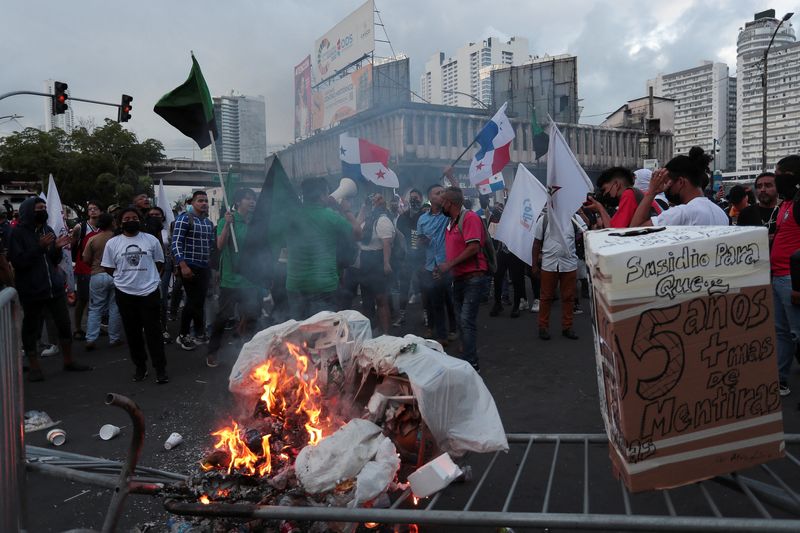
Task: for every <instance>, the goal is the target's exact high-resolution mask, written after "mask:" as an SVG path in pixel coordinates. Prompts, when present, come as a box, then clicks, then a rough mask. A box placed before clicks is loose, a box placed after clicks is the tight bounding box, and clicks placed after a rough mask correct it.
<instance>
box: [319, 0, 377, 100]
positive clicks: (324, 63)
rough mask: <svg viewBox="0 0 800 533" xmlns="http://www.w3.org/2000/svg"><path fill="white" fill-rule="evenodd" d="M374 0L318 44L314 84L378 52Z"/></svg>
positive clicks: (365, 4) (322, 38)
mask: <svg viewBox="0 0 800 533" xmlns="http://www.w3.org/2000/svg"><path fill="white" fill-rule="evenodd" d="M374 12H375V3H374V0H367V2H365V3H364V5H363V6H361V7H359V8H358V9H356V10H355V11H353V12H352V13H351V14H350V15H348V16H347V18H345V19H344V20H343V21H341V22H340V23H339V24H337V25H336V26H334V27H333V28H332V29H331V30H329V31H328V32H327V33H325V35H323V36H322V37H320V38H319V39H317V41H316V42H315V43H314V54H313V60H314V69H313V74H312V77H313V79H314V83H315V84H316V83H319V82H321V81H322V80H325V79H327V78H330V77H331V76H333V75H334V74H335V73H336V72H337V71H338V70H340V69H342V68H344V67H346V66H347V65H349V64H350V63H352V62H353V61H355V60H357V59H358V58H360V57H363V56H364V54H368V53H370V52H372V51H373V50H374V49H375V28H374V16H375V15H374Z"/></svg>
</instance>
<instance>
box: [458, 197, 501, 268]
mask: <svg viewBox="0 0 800 533" xmlns="http://www.w3.org/2000/svg"><path fill="white" fill-rule="evenodd" d="M466 216H467V212H466V211H462V212H461V214H460V215H459V217H458V231H459V232H460V233H461V235H464V218H466ZM481 227H482V228H483V244H482V245H481V252H483V256H484V257H485V258H486V266H487V267H489V274H494V273H495V272H497V250H495V248H494V243H493V242H492V239H491V237H489V232H488V231H486V223H485V222H484V221H483V219H481ZM476 260H477V258H476Z"/></svg>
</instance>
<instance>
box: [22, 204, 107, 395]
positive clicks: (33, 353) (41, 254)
mask: <svg viewBox="0 0 800 533" xmlns="http://www.w3.org/2000/svg"><path fill="white" fill-rule="evenodd" d="M69 242H70V236H69V235H62V236H61V237H58V238H56V234H55V232H54V231H53V228H51V227H50V226H48V225H47V204H46V203H45V201H44V200H42V199H41V198H38V197H31V198H28V199H27V200H25V201H24V202H22V205H20V207H19V224H17V226H16V227H15V228H14V229H13V230H12V231H11V237H10V238H9V244H8V258H9V260H10V261H11V264H12V265H13V266H14V269H15V272H16V288H17V292H18V293H19V299H20V303H21V304H22V312H23V317H22V347H23V349H24V350H25V355H27V356H28V362H29V363H30V372H29V373H28V381H42V380H44V375H43V374H42V369H41V366H40V365H39V356H38V352H37V350H36V348H37V346H36V344H37V341H38V339H39V334H40V333H41V331H42V322H43V320H44V313H45V310H48V311H49V312H50V314H51V315H52V317H53V320H54V322H55V324H56V326H57V328H58V337H59V340H60V344H61V353H62V354H63V357H64V370H67V371H84V370H91V367H88V366H85V365H81V364H79V363H77V362H75V361H74V360H73V358H72V332H71V324H70V320H69V311H68V310H67V297H66V295H65V293H64V274H63V273H62V271H61V270H60V269H59V268H58V264H59V263H61V260H62V258H63V255H62V249H63V248H64V246H66V245H68V244H69Z"/></svg>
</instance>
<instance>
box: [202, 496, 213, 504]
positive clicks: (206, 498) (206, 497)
mask: <svg viewBox="0 0 800 533" xmlns="http://www.w3.org/2000/svg"><path fill="white" fill-rule="evenodd" d="M200 503H202V504H203V505H208V504H209V503H211V500H209V499H208V495H206V494H203V495H202V496H200Z"/></svg>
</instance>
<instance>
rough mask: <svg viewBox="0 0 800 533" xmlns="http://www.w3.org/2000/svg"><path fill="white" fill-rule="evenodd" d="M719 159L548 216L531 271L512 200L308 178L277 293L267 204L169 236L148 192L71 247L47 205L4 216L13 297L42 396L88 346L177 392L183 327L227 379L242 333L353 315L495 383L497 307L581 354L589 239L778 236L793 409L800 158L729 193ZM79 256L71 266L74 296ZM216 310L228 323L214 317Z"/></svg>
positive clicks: (782, 334)
mask: <svg viewBox="0 0 800 533" xmlns="http://www.w3.org/2000/svg"><path fill="white" fill-rule="evenodd" d="M710 160H711V158H710V156H709V155H708V154H705V153H704V152H703V150H702V149H700V148H697V147H695V148H693V149H692V150H691V152H690V153H689V154H688V155H679V156H677V157H675V158H673V159H672V160H670V161H669V162H668V163H667V164H666V165H664V167H663V168H660V169H656V170H654V171H650V170H647V169H639V170H636V171H635V172H634V171H633V170H632V169H628V168H623V167H613V168H609V169H607V170H606V171H604V172H603V173H601V174H600V176H599V177H598V178H597V180H596V188H595V191H594V193H592V194H590V195H588V196H587V198H586V202H585V203H584V204H583V206H582V207H581V209H579V210H578V211H577V212H576V213H575V216H574V217H573V228H572V230H571V231H566V232H564V235H565V236H566V237H565V238H563V239H562V238H560V237H556V232H555V231H554V228H553V226H552V225H550V224H548V217H547V216H546V212H545V213H542V214H541V215H540V216H539V218H538V220H537V221H536V223H535V230H534V231H535V239H534V243H533V247H532V250H531V256H530V259H531V262H532V266H530V267H529V266H528V265H527V264H526V261H524V260H523V259H522V258H519V257H517V256H516V255H514V254H513V253H511V252H510V251H509V249H508V248H507V247H506V246H505V245H504V244H503V243H502V242H499V241H497V240H495V239H494V238H493V237H494V235H495V230H496V228H497V225H498V223H499V222H500V220H501V219H502V216H503V210H504V204H503V201H489V199H488V198H487V197H483V198H480V209H473V208H472V205H471V199H469V198H465V195H464V191H462V190H461V189H460V188H458V187H453V186H450V187H446V186H443V185H441V183H431V184H429V185H428V186H427V187H421V188H412V189H410V190H409V191H407V192H406V194H405V195H404V197H402V198H401V197H399V196H392V197H390V198H389V199H388V202H387V198H386V197H385V196H384V195H383V194H382V193H380V192H378V191H376V192H373V193H370V194H365V195H363V202H362V203H360V205H358V206H357V207H356V206H353V205H351V204H350V203H349V201H348V200H346V199H345V200H340V201H337V200H335V199H334V198H333V197H331V196H330V192H331V191H330V188H329V184H328V182H327V181H326V180H324V179H321V178H315V179H307V180H304V181H303V182H302V183H301V184H300V193H301V198H302V203H301V204H300V206H299V208H298V209H297V210H296V211H294V212H291V213H286V214H285V217H286V218H287V220H286V234H287V238H286V239H285V243H284V248H283V249H282V250H281V252H280V254H278V255H277V257H274V258H273V259H274V265H273V267H272V269H271V272H272V276H271V279H272V283H271V285H270V286H268V287H265V286H261V285H260V284H259V283H257V282H254V281H253V280H251V279H249V278H247V277H246V276H245V275H243V274H242V272H241V271H240V268H239V265H240V262H241V258H242V254H246V253H247V252H248V250H246V249H243V247H244V246H245V242H246V240H247V234H248V227H249V225H250V222H251V219H252V216H253V213H254V210H255V208H256V203H257V200H258V196H257V195H256V193H255V192H254V191H253V190H251V189H247V188H242V189H239V190H238V191H236V192H235V194H234V195H233V205H232V206H231V209H230V210H229V211H227V212H225V213H221V217H220V220H219V223H218V224H217V225H216V227H215V225H214V224H212V222H211V220H210V218H209V201H208V196H207V194H206V193H205V192H204V191H195V192H194V194H193V195H192V197H191V199H190V200H189V201H188V202H187V205H186V209H185V210H184V211H183V212H181V213H178V214H177V218H176V219H175V222H174V223H173V224H172V225H171V226H170V227H167V226H166V225H165V221H166V220H167V217H166V216H165V213H164V212H163V210H161V209H160V208H158V207H154V206H152V205H151V204H150V200H149V198H148V197H147V195H146V194H139V195H137V196H135V197H134V198H132V199H131V202H130V205H128V206H125V207H122V208H121V207H120V206H111V207H110V208H109V209H106V208H105V206H102V205H100V204H99V203H98V202H96V201H88V202H87V203H86V206H85V208H86V213H87V217H86V220H84V221H80V222H78V223H77V224H75V225H74V226H73V227H72V230H71V231H70V233H69V234H67V235H62V236H56V235H55V233H54V231H53V230H52V228H51V227H50V226H49V225H48V220H47V210H46V202H45V201H44V200H43V199H41V198H38V197H32V198H29V199H27V200H25V202H23V204H22V205H21V206H20V208H19V209H18V211H17V212H14V210H13V208H12V209H11V210H8V209H7V208H6V209H5V210H0V251H1V252H2V253H0V284H2V285H12V284H13V285H14V286H15V287H16V289H17V291H18V293H19V298H20V302H21V305H22V309H23V321H22V346H23V351H24V356H25V361H26V367H27V368H28V379H29V381H33V382H35V381H41V380H43V379H44V378H45V376H44V374H43V372H42V368H41V365H40V363H39V358H40V357H43V356H50V355H56V354H60V355H61V356H62V357H63V368H64V369H65V370H67V371H75V372H80V371H87V370H91V368H90V367H88V366H86V365H83V364H81V363H79V362H78V361H76V359H75V357H74V356H73V343H74V342H83V343H84V344H83V347H84V348H85V350H86V351H91V350H94V349H98V348H99V346H100V344H101V343H103V342H105V341H103V340H101V337H106V336H107V337H108V344H109V345H110V346H119V345H122V344H125V343H127V346H128V350H129V353H130V359H131V362H132V363H133V366H134V374H133V380H134V381H142V380H144V379H145V378H146V377H147V375H148V360H149V367H150V368H152V369H153V370H154V371H155V375H156V382H157V383H160V384H163V383H167V382H168V381H169V377H168V374H167V355H166V352H165V345H167V344H170V343H172V342H173V338H172V336H171V334H170V331H169V330H170V327H169V323H170V322H171V321H177V322H178V323H177V324H176V326H177V328H176V329H177V333H178V335H177V337H176V338H175V339H174V342H175V345H176V346H177V347H178V348H180V349H182V350H186V351H194V350H200V351H201V352H203V353H204V363H205V364H206V365H208V366H209V367H216V366H218V364H219V362H218V352H219V350H220V347H221V346H222V341H223V337H224V336H225V335H226V331H230V332H231V334H232V335H235V336H236V337H238V338H240V339H242V340H244V339H247V338H248V337H249V336H250V335H252V334H253V333H254V332H255V331H256V328H257V327H263V326H265V325H268V324H269V323H275V322H282V321H284V320H287V319H290V318H291V319H296V320H302V319H305V318H308V317H310V316H312V315H314V314H316V313H318V312H320V311H325V310H330V311H335V310H339V309H350V308H352V309H357V310H360V311H361V312H362V313H363V314H364V315H365V316H367V317H368V318H370V320H371V321H372V324H373V328H374V332H373V333H374V334H375V335H379V334H384V333H385V334H393V333H394V334H398V333H400V331H401V328H407V329H411V330H413V329H415V328H418V327H422V328H424V331H425V335H426V336H427V337H430V338H433V339H435V340H437V341H438V342H439V343H441V344H442V346H444V347H447V348H448V352H449V353H451V354H453V355H457V356H459V357H461V358H463V359H464V360H466V361H468V362H469V363H470V364H471V365H472V366H473V367H474V368H475V369H476V370H480V364H479V354H478V339H477V335H478V331H479V327H478V315H479V308H480V307H481V305H483V304H486V305H487V306H489V312H488V316H489V318H488V319H487V320H496V319H502V317H503V316H504V311H505V307H506V306H509V307H510V312H509V314H508V318H511V319H519V318H520V317H521V316H522V315H523V312H524V311H530V312H531V313H535V314H538V316H537V317H536V319H537V326H538V338H539V339H541V340H542V341H547V340H549V339H550V338H551V331H550V322H551V320H550V315H551V310H552V308H553V304H554V302H555V301H556V300H557V299H560V308H561V317H560V330H561V335H562V336H563V337H564V338H566V339H570V340H575V339H578V335H577V334H576V332H575V329H574V327H573V322H574V317H575V315H576V314H580V313H582V312H583V311H582V308H581V306H580V301H581V299H584V298H588V281H587V278H588V276H587V270H586V264H585V257H584V252H583V234H584V233H585V232H586V231H588V230H591V229H600V228H627V227H638V226H651V225H655V226H664V225H729V224H734V225H739V226H764V227H765V228H767V231H768V235H769V243H770V248H771V252H770V262H771V272H772V284H773V293H774V301H775V324H776V332H777V352H778V362H779V369H780V381H781V384H780V386H781V394H782V395H786V394H789V392H790V391H789V387H788V376H789V371H790V369H791V365H792V361H793V359H794V358H795V354H796V351H797V344H798V339H800V289H799V287H800V276H796V279H795V281H794V283H793V281H792V266H793V260H792V256H793V255H794V254H795V252H797V251H798V250H800V209H795V204H796V203H797V202H799V201H800V195H798V189H799V188H800V156H789V157H786V158H784V159H782V160H781V161H780V162H779V163H778V164H777V166H776V168H775V172H765V173H762V174H761V175H759V176H758V177H757V178H756V179H755V181H754V182H753V183H752V184H744V185H734V186H732V187H730V188H725V187H719V188H717V186H718V185H719V184H718V183H717V184H714V183H713V181H712V179H711V178H712V176H711V173H710V171H709V162H710ZM423 191H424V192H423ZM717 191H718V192H717ZM498 196H499V195H498ZM492 200H495V199H494V198H492ZM11 220H15V221H16V224H15V225H14V227H12V224H11V223H10V221H11ZM65 248H69V250H70V251H71V257H72V263H73V264H72V265H70V266H69V267H67V268H72V269H73V271H72V272H70V273H71V274H74V282H73V283H74V284H73V285H72V286H70V285H69V283H68V282H67V276H66V275H65V268H64V263H65V261H64V260H63V257H64V254H63V250H64V249H65ZM798 259H800V257H798ZM798 263H800V261H798ZM210 302H214V304H212V305H209V303H210ZM416 303H419V304H420V306H419V307H417V306H416V305H414V304H416ZM70 305H72V306H73V312H72V316H70V313H69V307H70ZM410 305H411V306H410ZM209 309H212V310H213V313H214V315H213V316H208V317H207V316H206V312H207V310H209ZM412 310H413V311H414V313H412ZM417 310H419V311H418V312H417Z"/></svg>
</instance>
